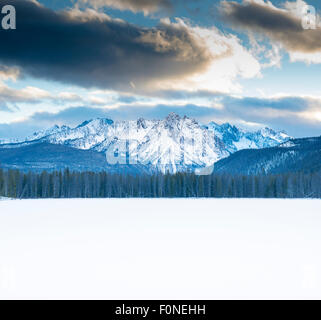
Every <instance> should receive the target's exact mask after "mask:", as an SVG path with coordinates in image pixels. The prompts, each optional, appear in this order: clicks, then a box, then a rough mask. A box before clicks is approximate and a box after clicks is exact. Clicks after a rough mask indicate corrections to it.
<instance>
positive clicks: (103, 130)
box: [12, 113, 290, 173]
mask: <svg viewBox="0 0 321 320" xmlns="http://www.w3.org/2000/svg"><path fill="white" fill-rule="evenodd" d="M289 139H290V137H289V136H287V135H286V134H285V133H283V132H275V131H273V130H271V129H269V128H265V129H262V130H260V131H257V132H248V131H245V130H242V129H239V128H237V127H235V126H232V125H230V124H228V123H226V124H222V125H218V124H216V123H214V122H211V123H210V124H209V125H208V126H203V125H201V124H199V123H198V122H197V121H196V120H194V119H190V118H188V117H186V116H184V117H180V116H179V115H177V114H175V113H170V114H169V115H168V116H167V117H166V118H165V119H163V120H146V119H143V118H140V119H138V120H137V121H133V120H130V121H113V120H110V119H94V120H90V121H85V122H83V123H82V124H80V125H79V126H77V127H76V128H70V127H67V126H62V127H59V126H54V127H52V128H50V129H48V130H43V131H40V132H37V133H34V134H33V135H32V136H30V137H27V138H26V139H25V140H24V141H20V142H27V143H29V142H32V141H35V140H37V141H38V140H39V141H44V142H49V143H52V144H62V145H66V146H69V147H73V148H76V149H82V150H93V151H98V152H104V153H106V154H107V155H108V154H111V155H112V158H113V157H114V156H115V154H117V156H118V158H117V159H118V161H119V162H120V163H122V164H126V163H127V162H128V163H130V164H136V163H138V164H144V165H149V166H153V167H156V168H157V169H158V170H160V171H162V172H167V171H169V172H171V173H175V172H178V171H186V170H189V169H194V168H203V167H210V166H212V165H213V164H214V163H215V162H217V161H218V160H220V159H222V158H225V157H228V156H229V155H230V154H232V153H234V152H236V151H238V150H241V149H247V148H255V149H258V148H263V147H271V146H276V145H278V144H280V143H284V142H286V141H288V140H289ZM12 143H15V142H12ZM107 160H108V156H107ZM111 160H114V159H111ZM122 161H123V162H122Z"/></svg>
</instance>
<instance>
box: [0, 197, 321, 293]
mask: <svg viewBox="0 0 321 320" xmlns="http://www.w3.org/2000/svg"><path fill="white" fill-rule="evenodd" d="M320 248H321V201H319V200H195V199H190V200H155V199H151V200H146V199H145V200H143V199H136V200H132V199H131V200H126V199H122V200H116V199H114V200H113V199H106V200H29V201H24V200H22V201H19V200H17V201H9V200H8V201H0V298H2V299H3V298H5V299H6V298H28V299H29V298H31V299H33V298H41V299H47V298H60V299H68V298H75V299H77V298H98V299H100V298H105V299H216V298H222V299H223V298H232V299H233V298H245V299H246V298H276V299H279V298H321V249H320Z"/></svg>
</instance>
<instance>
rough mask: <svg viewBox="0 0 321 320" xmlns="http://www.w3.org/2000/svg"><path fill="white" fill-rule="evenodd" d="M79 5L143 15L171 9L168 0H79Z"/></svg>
mask: <svg viewBox="0 0 321 320" xmlns="http://www.w3.org/2000/svg"><path fill="white" fill-rule="evenodd" d="M78 3H79V4H80V5H82V4H86V5H91V6H93V7H94V8H101V7H111V8H114V9H119V10H130V11H133V12H135V13H137V12H143V13H144V14H145V15H147V14H150V13H153V12H156V11H158V10H164V9H165V10H167V11H169V10H171V9H172V3H171V1H170V0H79V1H78Z"/></svg>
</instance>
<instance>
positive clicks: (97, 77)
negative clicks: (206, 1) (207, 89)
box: [0, 0, 212, 91]
mask: <svg viewBox="0 0 321 320" xmlns="http://www.w3.org/2000/svg"><path fill="white" fill-rule="evenodd" d="M10 3H11V4H13V5H14V6H15V7H16V11H17V29H16V30H9V31H7V30H0V42H1V46H0V63H2V64H5V65H8V66H16V67H19V68H21V69H22V72H24V73H26V74H29V75H32V76H34V77H38V78H42V79H48V80H56V81H60V82H64V83H71V84H76V85H80V86H84V87H100V88H113V89H118V90H130V89H131V90H135V89H136V91H139V90H144V89H145V88H146V87H151V88H152V87H153V85H154V84H155V82H157V81H159V80H164V79H166V80H168V79H179V78H180V77H185V76H187V75H190V74H193V73H194V72H199V71H201V70H202V69H203V68H206V67H207V65H208V63H209V62H210V60H211V59H212V57H211V56H210V54H209V52H208V50H206V48H205V46H204V45H203V44H202V41H199V38H197V39H196V38H195V37H194V36H193V35H192V34H191V33H190V32H189V29H188V28H187V27H184V26H177V25H175V26H173V25H161V26H159V27H157V28H149V29H148V28H142V27H138V26H134V25H132V24H128V23H125V22H123V21H120V20H113V19H111V18H109V17H108V16H106V15H103V14H98V13H97V12H95V11H91V10H87V11H86V12H81V11H77V10H73V11H60V12H56V11H53V10H51V9H48V8H45V7H43V6H42V5H39V4H37V3H36V2H32V1H28V0H12V1H10Z"/></svg>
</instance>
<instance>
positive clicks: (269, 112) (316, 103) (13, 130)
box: [0, 96, 321, 138]
mask: <svg viewBox="0 0 321 320" xmlns="http://www.w3.org/2000/svg"><path fill="white" fill-rule="evenodd" d="M170 112H175V113H177V114H179V115H181V116H184V115H187V116H189V117H191V118H195V119H197V120H198V121H200V122H201V123H203V124H206V123H208V122H210V121H215V122H219V123H222V122H230V123H233V124H237V125H242V126H243V125H247V124H251V125H252V126H253V125H254V128H255V127H262V126H268V127H271V128H273V129H277V130H285V131H286V132H288V133H289V134H290V135H292V136H294V137H306V136H320V135H321V129H320V128H321V98H320V97H286V96H284V97H274V98H273V97H272V98H253V97H245V98H237V97H231V96H221V97H216V100H213V101H212V105H211V106H209V105H201V104H183V105H176V104H154V105H153V104H146V105H142V104H139V103H136V104H135V103H134V104H130V105H122V106H120V107H118V108H112V109H111V108H98V107H85V106H79V107H72V108H66V109H64V110H62V111H59V112H56V113H51V112H36V113H34V114H33V115H31V116H30V117H29V118H27V119H23V120H20V121H16V122H13V123H11V124H0V138H8V137H24V136H27V135H30V134H32V133H33V132H34V131H37V130H41V129H44V128H49V127H51V126H53V125H55V124H58V125H64V124H65V125H69V126H71V127H74V126H77V125H79V124H80V123H82V122H83V121H86V120H89V119H94V118H109V119H113V120H137V119H138V118H139V117H143V118H146V119H163V118H165V117H166V116H167V115H168V114H169V113H170Z"/></svg>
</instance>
